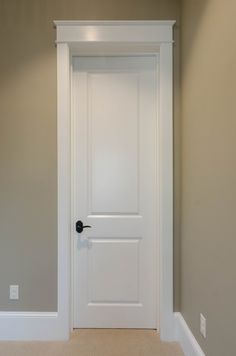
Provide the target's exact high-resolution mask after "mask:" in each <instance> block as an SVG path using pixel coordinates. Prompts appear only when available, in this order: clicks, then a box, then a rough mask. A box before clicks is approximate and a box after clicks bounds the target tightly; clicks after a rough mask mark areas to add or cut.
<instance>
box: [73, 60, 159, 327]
mask: <svg viewBox="0 0 236 356" xmlns="http://www.w3.org/2000/svg"><path fill="white" fill-rule="evenodd" d="M156 61H157V58H156V56H117V57H115V56H113V57H112V56H107V57H74V58H73V65H72V67H73V70H72V166H73V168H72V172H73V175H72V202H73V204H72V205H73V214H72V215H73V221H72V225H73V233H72V235H73V236H72V238H73V256H74V262H73V290H74V293H73V300H74V306H73V310H74V312H73V314H74V315H73V317H74V322H73V326H74V327H75V328H78V327H84V328H87V327H96V328H99V327H101V328H156V327H157V320H156V319H157V311H156V306H157V305H158V304H159V303H158V293H157V289H158V285H159V280H158V274H157V265H158V263H159V262H158V258H159V255H158V243H159V241H158V236H157V223H158V222H157V204H158V197H157V172H156V171H157V168H156V162H157V157H156V155H157V149H156V146H157V109H158V108H157V100H156V98H157V88H156V83H157V80H156V78H157V72H156V68H157V63H156ZM76 220H80V221H82V222H83V224H84V225H88V226H91V228H90V227H89V228H87V229H83V231H82V232H80V233H78V232H77V231H76V229H75V223H76Z"/></svg>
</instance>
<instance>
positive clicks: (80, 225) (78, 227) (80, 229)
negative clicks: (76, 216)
mask: <svg viewBox="0 0 236 356" xmlns="http://www.w3.org/2000/svg"><path fill="white" fill-rule="evenodd" d="M90 227H92V226H90V225H84V224H83V221H81V220H78V221H76V224H75V229H76V231H77V232H78V233H79V234H81V232H83V230H84V229H85V228H90Z"/></svg>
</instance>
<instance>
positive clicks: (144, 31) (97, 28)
mask: <svg viewBox="0 0 236 356" xmlns="http://www.w3.org/2000/svg"><path fill="white" fill-rule="evenodd" d="M174 23H175V21H54V24H55V25H56V27H57V40H56V42H57V43H69V44H72V43H77V44H78V43H80V44H82V43H90V44H91V43H98V42H100V43H102V42H110V43H117V42H118V43H120V42H124V43H127V42H133V43H140V42H143V43H164V42H172V41H173V34H172V32H173V31H172V28H173V25H174Z"/></svg>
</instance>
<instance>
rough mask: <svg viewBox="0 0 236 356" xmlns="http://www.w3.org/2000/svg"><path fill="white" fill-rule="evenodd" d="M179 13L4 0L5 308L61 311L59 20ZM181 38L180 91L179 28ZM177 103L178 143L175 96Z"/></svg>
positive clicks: (0, 77)
mask: <svg viewBox="0 0 236 356" xmlns="http://www.w3.org/2000/svg"><path fill="white" fill-rule="evenodd" d="M179 12H180V8H179V1H176V0H119V1H116V0H20V1H19V0H0V43H1V55H0V167H1V168H0V310H2V311H6V310H15V311H16V310H21V311H22V310H24V311H54V310H56V309H57V162H56V48H55V45H54V41H55V35H56V32H55V29H54V28H53V20H148V19H152V20H158V19H160V20H164V19H166V20H171V19H173V20H175V19H176V20H179ZM176 39H177V41H176V46H175V79H176V80H175V86H176V93H177V92H179V91H178V90H177V89H178V78H179V71H178V68H179V54H178V53H179V51H178V43H179V42H178V26H177V31H176ZM175 108H176V110H175V112H176V116H175V120H176V140H178V129H177V127H178V117H179V116H178V112H179V110H178V97H177V95H176V101H175ZM176 156H178V150H176ZM178 185H179V179H178V170H176V187H177V188H178ZM176 192H178V189H176ZM176 204H177V205H178V204H179V198H178V194H177V193H176ZM177 210H178V212H179V209H177ZM175 224H176V231H177V226H178V214H176V223H175ZM177 238H178V236H177V234H176V241H177ZM177 246H178V243H176V251H177ZM176 266H178V258H176ZM176 271H178V268H176ZM176 273H177V272H176ZM9 284H19V285H20V300H19V301H14V302H13V301H9ZM176 291H177V292H176V300H177V301H178V289H177V288H176Z"/></svg>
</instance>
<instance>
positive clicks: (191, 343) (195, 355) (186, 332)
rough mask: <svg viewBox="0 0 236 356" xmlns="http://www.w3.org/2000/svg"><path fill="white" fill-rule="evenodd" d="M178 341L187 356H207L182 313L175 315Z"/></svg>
mask: <svg viewBox="0 0 236 356" xmlns="http://www.w3.org/2000/svg"><path fill="white" fill-rule="evenodd" d="M175 319H176V341H178V342H179V343H180V345H181V347H182V349H183V352H184V354H185V355H186V356H205V353H204V352H203V351H202V349H201V347H200V345H199V344H198V342H197V340H196V339H195V337H194V336H193V334H192V332H191V330H190V329H189V327H188V325H187V323H186V321H185V320H184V318H183V316H182V315H181V313H175Z"/></svg>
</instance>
